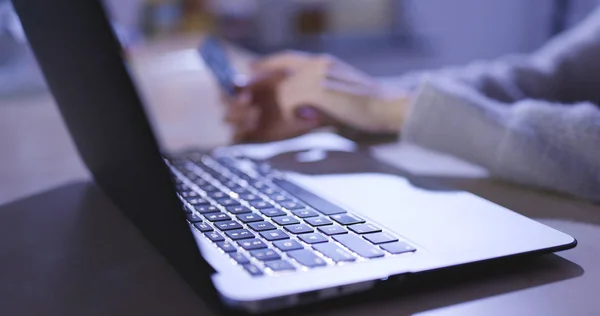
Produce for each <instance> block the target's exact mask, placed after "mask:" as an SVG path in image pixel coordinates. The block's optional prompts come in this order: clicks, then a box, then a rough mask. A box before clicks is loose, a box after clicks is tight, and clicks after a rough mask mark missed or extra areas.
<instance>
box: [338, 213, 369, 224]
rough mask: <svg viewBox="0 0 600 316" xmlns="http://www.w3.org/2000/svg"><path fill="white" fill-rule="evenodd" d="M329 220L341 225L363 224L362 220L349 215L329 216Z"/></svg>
mask: <svg viewBox="0 0 600 316" xmlns="http://www.w3.org/2000/svg"><path fill="white" fill-rule="evenodd" d="M331 219H333V220H334V221H336V222H338V223H339V224H341V225H353V224H362V223H364V222H365V220H364V219H362V218H360V217H357V216H354V215H351V214H337V215H331Z"/></svg>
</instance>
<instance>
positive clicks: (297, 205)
mask: <svg viewBox="0 0 600 316" xmlns="http://www.w3.org/2000/svg"><path fill="white" fill-rule="evenodd" d="M280 205H281V206H283V208H285V209H288V210H290V211H291V210H297V209H303V208H306V205H304V204H300V203H298V202H294V201H290V202H283V203H280Z"/></svg>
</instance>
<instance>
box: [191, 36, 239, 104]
mask: <svg viewBox="0 0 600 316" xmlns="http://www.w3.org/2000/svg"><path fill="white" fill-rule="evenodd" d="M198 52H199V53H200V56H201V57H202V59H203V60H204V63H205V64H206V65H207V66H208V68H209V69H210V71H211V72H212V73H213V75H214V77H215V79H216V80H217V82H218V83H219V85H220V86H221V89H223V91H225V93H227V94H228V95H230V96H233V95H234V94H235V92H236V87H235V78H236V76H237V72H236V71H235V69H234V67H233V65H232V64H231V62H230V60H229V57H228V56H227V51H226V50H225V47H224V46H223V43H222V42H221V40H220V39H218V38H217V37H216V36H214V35H209V36H207V37H206V38H205V39H204V41H203V42H202V44H201V45H200V47H199V49H198Z"/></svg>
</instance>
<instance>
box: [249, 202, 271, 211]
mask: <svg viewBox="0 0 600 316" xmlns="http://www.w3.org/2000/svg"><path fill="white" fill-rule="evenodd" d="M250 205H252V206H253V207H254V208H256V209H259V210H262V209H266V208H272V207H273V205H272V204H271V203H269V202H266V201H262V200H260V201H253V202H250Z"/></svg>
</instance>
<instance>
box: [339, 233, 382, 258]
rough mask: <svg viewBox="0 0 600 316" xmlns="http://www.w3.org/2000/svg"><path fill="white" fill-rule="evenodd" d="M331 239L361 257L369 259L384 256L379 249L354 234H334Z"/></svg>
mask: <svg viewBox="0 0 600 316" xmlns="http://www.w3.org/2000/svg"><path fill="white" fill-rule="evenodd" d="M333 239H335V240H336V241H337V242H339V243H341V244H342V245H344V247H346V248H348V249H350V250H351V251H353V252H355V253H356V254H358V255H359V256H361V257H363V258H369V259H370V258H377V257H383V256H384V252H383V251H382V250H381V249H379V248H377V247H374V246H373V245H371V244H369V243H368V242H366V241H365V240H364V239H362V238H360V237H358V236H356V235H354V234H345V235H336V236H333Z"/></svg>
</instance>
